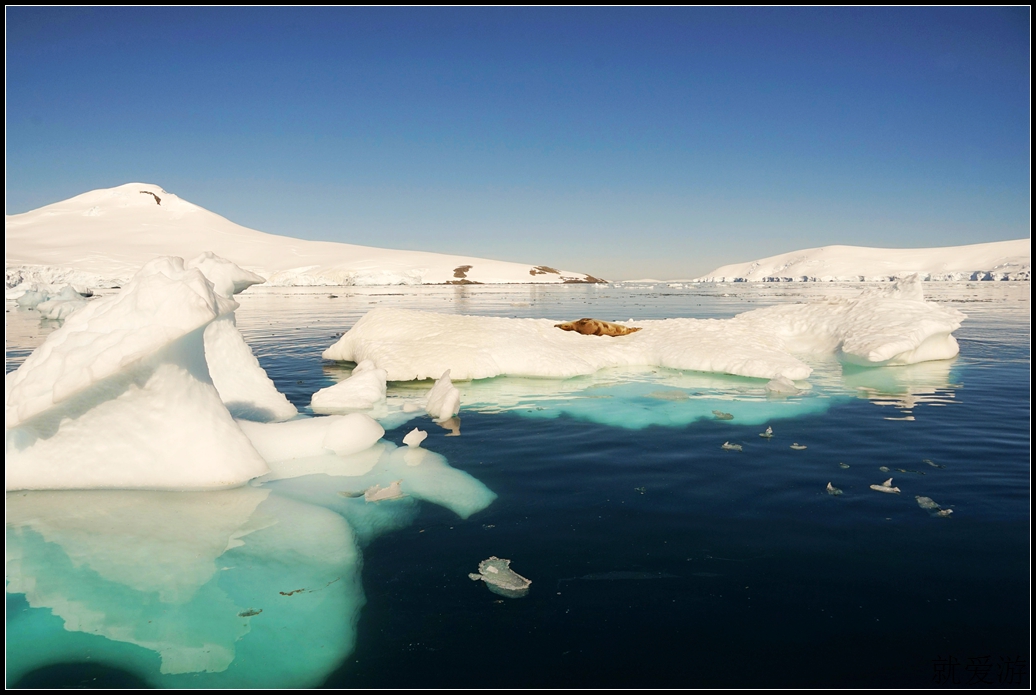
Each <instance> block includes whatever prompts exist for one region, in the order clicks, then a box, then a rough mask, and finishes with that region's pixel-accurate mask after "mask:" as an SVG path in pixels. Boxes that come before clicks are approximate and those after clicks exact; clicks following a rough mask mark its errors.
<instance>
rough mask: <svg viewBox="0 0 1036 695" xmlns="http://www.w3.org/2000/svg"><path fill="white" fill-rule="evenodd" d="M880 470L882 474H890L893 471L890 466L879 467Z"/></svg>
mask: <svg viewBox="0 0 1036 695" xmlns="http://www.w3.org/2000/svg"><path fill="white" fill-rule="evenodd" d="M878 470H879V471H881V472H882V473H888V472H889V471H890V470H892V469H890V468H889V467H888V466H878Z"/></svg>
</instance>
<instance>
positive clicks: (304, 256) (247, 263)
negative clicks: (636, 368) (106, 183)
mask: <svg viewBox="0 0 1036 695" xmlns="http://www.w3.org/2000/svg"><path fill="white" fill-rule="evenodd" d="M5 241H6V244H5V268H6V282H7V288H8V289H11V288H13V287H18V286H21V287H24V288H30V287H32V286H33V285H45V286H52V285H65V284H72V285H74V286H75V287H76V288H77V289H84V288H87V287H113V286H122V285H124V284H125V283H126V282H127V281H128V280H129V279H130V277H132V276H133V274H134V273H135V272H136V270H137V268H139V267H140V266H141V265H143V264H144V263H146V262H147V261H149V260H151V259H152V258H154V257H156V256H164V255H175V256H181V257H183V258H192V257H194V256H197V255H198V254H201V253H203V252H205V251H212V252H214V253H216V254H218V255H219V256H223V257H225V258H230V259H232V260H233V261H234V262H235V263H237V264H238V265H240V266H242V267H243V268H247V269H249V270H250V271H254V272H256V273H258V274H259V275H262V276H263V277H265V278H266V282H267V284H270V285H282V286H283V285H291V286H318V285H420V284H442V283H453V284H466V283H484V284H488V283H564V282H599V281H600V280H598V279H597V278H593V277H591V276H588V275H585V274H584V273H576V272H571V271H567V270H557V269H555V268H551V267H548V266H545V265H530V264H525V263H510V262H505V261H494V260H488V259H485V258H474V257H469V256H451V255H446V254H441V253H427V252H421V251H398V250H393V249H379V248H371V247H368V246H357V245H354V244H341V243H335V242H326V241H306V240H303V239H294V238H291V237H284V236H277V235H274V234H266V233H263V232H259V231H256V230H254V229H248V228H247V227H242V226H241V225H238V224H235V223H234V222H231V221H230V220H228V219H226V218H224V217H221V216H219V215H217V214H215V213H212V212H209V211H208V210H206V209H204V208H201V207H199V206H197V205H194V204H192V203H189V202H187V201H186V200H183V199H182V198H180V197H178V196H176V195H175V194H173V193H168V192H166V191H164V190H162V189H161V188H159V187H158V186H155V185H152V184H146V183H130V184H126V185H123V186H117V187H115V188H106V189H100V190H96V191H90V192H88V193H83V194H82V195H78V196H76V197H74V198H70V199H68V200H65V201H62V202H59V203H54V204H52V205H47V206H45V207H42V208H39V209H37V210H32V211H30V212H26V213H22V214H18V215H8V216H7V218H6V237H5ZM544 260H546V259H544ZM540 262H543V261H540Z"/></svg>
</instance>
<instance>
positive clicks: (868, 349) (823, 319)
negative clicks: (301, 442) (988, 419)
mask: <svg viewBox="0 0 1036 695" xmlns="http://www.w3.org/2000/svg"><path fill="white" fill-rule="evenodd" d="M963 319H964V314H962V313H961V312H959V311H957V310H955V309H950V308H945V307H941V306H938V305H937V304H933V303H931V302H926V301H925V299H924V293H923V289H922V283H921V280H920V279H919V278H918V277H916V276H913V277H911V278H906V279H904V280H901V281H898V282H895V283H892V284H891V285H888V286H883V287H879V288H875V289H871V290H867V291H865V292H863V293H862V294H861V295H860V296H858V297H856V298H854V299H827V300H820V301H815V302H812V303H809V304H792V305H778V306H772V307H766V308H762V309H755V310H753V311H749V312H745V313H743V314H739V315H738V316H735V317H734V318H731V319H665V320H661V321H638V322H637V325H638V326H641V327H642V328H643V330H641V331H638V332H637V333H632V334H630V335H625V336H619V337H607V336H593V335H580V334H579V333H574V332H566V331H560V330H558V329H557V328H555V327H554V325H555V323H556V321H552V320H548V319H510V318H497V317H485V316H461V315H454V314H436V313H430V312H422V311H412V310H408V309H390V308H383V309H374V310H372V311H370V312H369V313H368V314H367V315H366V316H364V317H363V318H362V319H360V320H359V321H358V322H357V323H356V325H355V326H353V327H352V328H351V329H350V330H349V331H348V332H347V333H346V334H345V335H343V336H342V337H341V338H340V339H339V340H338V342H336V343H335V344H334V345H332V346H331V347H329V348H328V349H327V350H325V351H324V353H323V356H324V359H329V360H343V361H352V362H361V361H363V360H370V362H371V363H373V364H374V365H375V366H377V367H378V368H379V369H383V370H385V371H386V373H387V375H388V379H389V380H390V381H409V380H413V379H429V378H439V376H440V375H442V374H443V372H444V371H445V370H447V369H448V370H450V373H451V376H452V377H453V378H455V379H461V380H468V379H488V378H491V377H496V376H505V375H506V376H519V377H554V378H567V377H573V376H579V375H586V374H592V373H594V372H596V371H598V370H600V369H605V368H608V367H627V366H658V367H666V368H670V369H681V370H691V371H700V372H716V373H723V374H733V375H738V376H746V377H755V378H760V379H775V378H778V377H784V378H786V379H791V380H793V381H797V380H801V379H806V378H807V377H809V375H810V373H811V371H812V370H811V369H810V367H809V366H807V365H806V364H805V363H804V362H803V361H802V360H800V359H799V358H798V357H796V356H795V355H796V354H810V353H814V354H815V353H827V354H831V353H835V354H837V355H838V356H839V358H840V359H842V360H843V361H846V362H849V363H852V364H857V365H863V366H883V365H896V364H913V363H915V362H924V361H928V360H941V359H948V358H951V357H954V356H955V355H956V354H957V353H958V351H959V348H958V346H957V341H956V340H955V339H954V337H953V335H952V333H953V331H955V330H956V329H957V328H959V327H960V323H961V321H962V320H963Z"/></svg>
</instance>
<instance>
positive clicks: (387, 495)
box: [363, 480, 403, 502]
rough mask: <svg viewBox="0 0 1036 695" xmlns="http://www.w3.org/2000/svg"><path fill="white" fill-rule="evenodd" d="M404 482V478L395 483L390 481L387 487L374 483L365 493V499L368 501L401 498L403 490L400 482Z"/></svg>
mask: <svg viewBox="0 0 1036 695" xmlns="http://www.w3.org/2000/svg"><path fill="white" fill-rule="evenodd" d="M402 482H403V481H402V480H397V481H395V482H394V483H389V484H388V485H386V486H385V487H381V486H380V485H372V486H371V487H369V488H367V491H366V492H364V493H363V499H365V500H366V501H368V502H382V501H384V500H395V499H399V498H400V497H403V490H401V489H400V487H399V484H400V483H402Z"/></svg>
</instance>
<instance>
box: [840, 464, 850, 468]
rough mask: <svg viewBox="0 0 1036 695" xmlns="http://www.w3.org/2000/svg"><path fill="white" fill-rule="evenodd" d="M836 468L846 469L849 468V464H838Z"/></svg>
mask: <svg viewBox="0 0 1036 695" xmlns="http://www.w3.org/2000/svg"><path fill="white" fill-rule="evenodd" d="M838 467H839V468H848V467H849V464H848V463H839V464H838Z"/></svg>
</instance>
